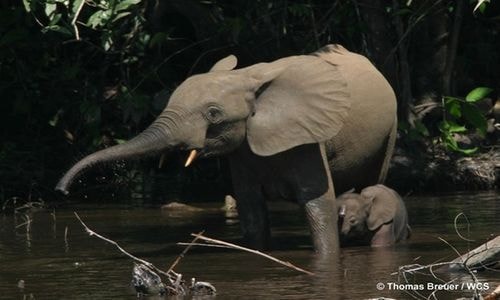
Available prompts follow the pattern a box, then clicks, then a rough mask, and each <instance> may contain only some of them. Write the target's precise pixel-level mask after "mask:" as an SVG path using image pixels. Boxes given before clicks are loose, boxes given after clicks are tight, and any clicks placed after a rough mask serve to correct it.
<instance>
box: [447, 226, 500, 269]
mask: <svg viewBox="0 0 500 300" xmlns="http://www.w3.org/2000/svg"><path fill="white" fill-rule="evenodd" d="M465 268H468V269H469V270H483V269H488V268H489V269H500V235H499V236H497V237H495V238H494V239H491V240H489V241H487V242H486V243H484V244H482V245H481V246H479V247H477V248H475V249H474V250H471V251H469V252H467V253H465V254H464V255H462V256H460V257H458V258H456V259H454V260H453V261H451V264H450V265H449V267H448V270H450V271H462V270H464V269H465Z"/></svg>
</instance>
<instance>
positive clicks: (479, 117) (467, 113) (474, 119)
mask: <svg viewBox="0 0 500 300" xmlns="http://www.w3.org/2000/svg"><path fill="white" fill-rule="evenodd" d="M492 91H493V90H492V89H490V88H487V87H478V88H475V89H474V90H472V91H471V92H469V94H467V96H466V97H465V99H461V98H456V97H451V96H444V97H443V100H442V101H443V104H442V105H443V107H444V113H443V120H442V121H441V122H440V123H439V131H440V132H441V141H442V143H443V144H444V145H445V146H446V147H447V148H448V149H450V150H452V151H457V152H461V153H464V154H472V153H474V152H476V151H477V150H478V148H477V147H473V148H470V149H465V148H462V147H460V146H459V145H458V143H457V141H456V140H455V138H454V137H453V135H454V134H456V133H466V132H471V131H477V133H478V134H479V135H480V136H481V137H484V136H485V135H486V128H487V122H486V118H485V116H484V115H483V114H482V113H481V111H480V110H479V109H478V107H477V106H476V105H475V104H476V103H477V102H478V101H480V100H483V99H484V98H485V97H486V96H487V95H488V94H489V93H491V92H492Z"/></svg>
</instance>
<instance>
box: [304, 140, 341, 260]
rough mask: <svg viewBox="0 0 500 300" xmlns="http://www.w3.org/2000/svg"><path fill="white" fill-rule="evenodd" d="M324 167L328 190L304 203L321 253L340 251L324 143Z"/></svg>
mask: <svg viewBox="0 0 500 300" xmlns="http://www.w3.org/2000/svg"><path fill="white" fill-rule="evenodd" d="M320 151H321V156H322V158H323V167H324V168H325V170H326V176H327V179H328V190H327V191H326V193H325V194H323V195H322V196H320V197H318V198H315V199H312V200H309V201H307V202H306V203H305V204H304V209H305V212H306V216H307V220H308V222H309V227H310V230H311V235H312V240H313V243H314V248H315V250H316V251H317V252H318V253H320V254H327V253H338V252H339V237H338V224H337V221H338V215H337V211H336V209H335V192H334V189H333V183H332V179H331V175H330V170H329V168H328V162H327V159H326V153H325V148H324V145H320Z"/></svg>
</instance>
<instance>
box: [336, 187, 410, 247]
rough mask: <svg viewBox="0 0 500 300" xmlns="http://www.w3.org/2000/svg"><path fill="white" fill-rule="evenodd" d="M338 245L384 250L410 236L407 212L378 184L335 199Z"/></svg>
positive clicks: (391, 193) (396, 197)
mask: <svg viewBox="0 0 500 300" xmlns="http://www.w3.org/2000/svg"><path fill="white" fill-rule="evenodd" d="M337 206H338V212H339V224H340V228H339V230H340V241H341V245H345V246H349V245H371V246H372V247H384V246H390V245H393V244H395V243H397V242H399V241H402V240H405V239H407V238H408V237H409V235H410V227H409V225H408V213H407V211H406V207H405V204H404V202H403V200H402V199H401V197H400V196H399V194H398V193H397V192H396V191H394V190H392V189H390V188H388V187H386V186H385V185H382V184H377V185H374V186H369V187H367V188H365V189H363V190H362V191H361V193H359V194H357V193H352V192H350V191H349V192H347V193H344V194H342V195H340V196H339V197H338V198H337Z"/></svg>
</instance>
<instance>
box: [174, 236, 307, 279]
mask: <svg viewBox="0 0 500 300" xmlns="http://www.w3.org/2000/svg"><path fill="white" fill-rule="evenodd" d="M191 236H194V237H196V238H198V239H200V240H203V241H205V242H207V243H206V244H201V245H203V246H205V247H221V246H223V247H227V248H229V249H234V250H241V251H246V252H250V253H253V254H257V255H260V256H262V257H265V258H267V259H269V260H272V261H274V262H276V263H279V264H281V265H284V266H286V267H289V268H292V269H294V270H297V271H299V272H302V273H305V274H307V275H315V274H314V273H313V272H311V271H307V270H304V269H302V268H299V267H297V266H295V265H294V264H292V263H290V262H288V261H283V260H280V259H277V258H275V257H273V256H271V255H268V254H265V253H262V252H260V251H257V250H253V249H249V248H246V247H243V246H238V245H235V244H232V243H228V242H224V241H221V240H216V239H212V238H209V237H206V236H203V235H202V234H196V233H191ZM177 244H178V245H186V244H185V243H177ZM201 245H200V246H201Z"/></svg>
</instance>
